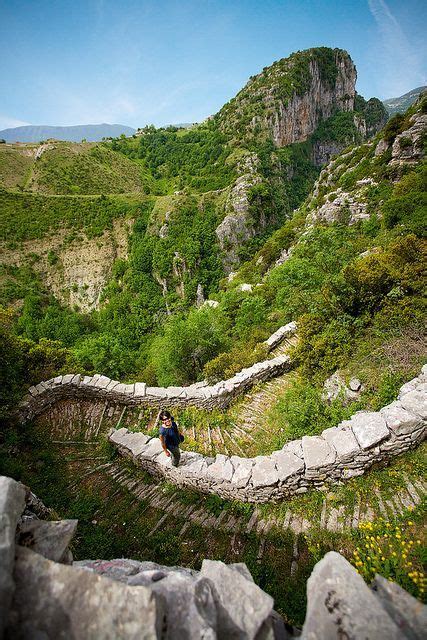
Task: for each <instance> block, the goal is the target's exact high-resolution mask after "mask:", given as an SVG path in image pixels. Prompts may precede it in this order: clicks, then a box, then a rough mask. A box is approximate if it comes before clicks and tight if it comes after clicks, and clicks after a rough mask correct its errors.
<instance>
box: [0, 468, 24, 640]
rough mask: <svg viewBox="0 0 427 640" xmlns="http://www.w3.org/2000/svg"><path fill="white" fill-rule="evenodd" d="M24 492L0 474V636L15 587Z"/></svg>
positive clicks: (20, 486)
mask: <svg viewBox="0 0 427 640" xmlns="http://www.w3.org/2000/svg"><path fill="white" fill-rule="evenodd" d="M25 492H26V490H25V487H24V485H23V484H21V483H20V482H15V480H12V478H6V477H4V476H0V638H1V637H3V629H4V624H5V619H6V616H7V612H8V610H9V606H10V603H11V601H12V596H13V592H14V589H15V583H14V581H13V577H12V574H13V561H14V557H15V530H16V525H17V523H18V520H19V517H20V515H21V513H22V512H23V511H24V509H25Z"/></svg>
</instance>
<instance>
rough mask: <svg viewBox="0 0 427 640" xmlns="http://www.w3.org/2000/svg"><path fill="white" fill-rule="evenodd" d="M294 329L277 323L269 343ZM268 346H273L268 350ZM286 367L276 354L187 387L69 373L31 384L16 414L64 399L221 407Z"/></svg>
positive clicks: (24, 415) (25, 416) (25, 415)
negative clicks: (213, 380)
mask: <svg viewBox="0 0 427 640" xmlns="http://www.w3.org/2000/svg"><path fill="white" fill-rule="evenodd" d="M295 331H296V323H295V322H291V323H289V324H288V325H286V326H285V327H281V328H280V329H279V330H278V331H276V332H275V333H274V334H273V336H271V338H273V342H272V344H273V343H274V346H277V344H279V342H280V341H281V340H283V339H284V338H285V337H289V336H291V335H293V334H294V333H295ZM271 338H269V340H271ZM267 343H268V341H267ZM268 344H269V343H268ZM272 348H273V346H271V347H270V350H271V349H272ZM290 368H291V361H290V358H289V357H288V356H286V355H280V356H277V357H275V358H270V359H268V360H264V361H262V362H257V363H255V364H254V365H252V366H251V367H248V368H245V369H242V370H241V371H240V372H239V373H237V374H236V375H234V376H233V377H232V378H229V379H228V380H221V381H220V382H218V383H217V384H215V385H211V386H210V385H208V383H207V382H198V383H196V384H192V385H190V386H188V387H166V388H165V387H148V386H147V385H146V384H145V383H144V382H136V383H135V384H123V383H121V382H119V381H118V380H111V379H110V378H108V377H107V376H103V375H100V374H96V375H94V376H82V375H80V374H73V373H70V374H67V375H64V376H57V377H56V378H52V379H50V380H46V381H45V382H40V384H38V385H36V386H34V387H31V388H30V389H29V393H28V394H27V395H26V396H25V398H24V399H23V400H22V402H21V403H20V406H19V418H20V420H21V421H25V420H31V419H33V418H34V417H35V416H36V415H38V414H40V413H42V412H43V411H45V410H46V409H47V408H48V407H49V406H51V405H52V404H55V403H56V402H58V401H59V400H67V399H96V400H109V401H111V402H116V403H118V404H123V405H128V406H129V405H130V406H138V405H145V406H150V407H162V406H164V405H165V404H167V405H168V406H171V407H187V406H195V407H199V408H200V409H206V410H208V411H210V410H212V409H215V408H220V409H225V408H227V406H228V405H229V404H230V402H231V401H232V400H233V399H234V398H235V397H236V396H238V395H241V394H243V393H245V392H246V391H248V390H249V389H250V388H251V387H252V386H253V385H255V384H257V383H259V382H265V381H266V380H270V379H271V378H274V377H276V376H278V375H280V374H282V373H284V372H285V371H288V370H289V369H290Z"/></svg>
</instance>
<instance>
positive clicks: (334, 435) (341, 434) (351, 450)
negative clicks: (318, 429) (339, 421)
mask: <svg viewBox="0 0 427 640" xmlns="http://www.w3.org/2000/svg"><path fill="white" fill-rule="evenodd" d="M322 437H323V438H325V440H326V442H328V444H329V445H330V446H331V447H333V448H334V449H335V451H336V452H337V456H338V458H339V459H340V460H348V459H350V458H353V457H354V456H355V455H356V454H357V453H359V452H360V447H359V445H358V444H357V440H356V438H355V437H354V433H353V431H352V430H351V429H349V428H348V427H347V428H346V427H345V426H344V427H342V426H341V425H338V426H337V427H332V428H331V429H325V430H324V431H323V432H322Z"/></svg>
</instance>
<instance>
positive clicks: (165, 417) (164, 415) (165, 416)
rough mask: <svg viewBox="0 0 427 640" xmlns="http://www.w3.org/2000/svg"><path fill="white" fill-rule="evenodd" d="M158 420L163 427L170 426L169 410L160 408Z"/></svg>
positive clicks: (170, 416)
mask: <svg viewBox="0 0 427 640" xmlns="http://www.w3.org/2000/svg"><path fill="white" fill-rule="evenodd" d="M159 420H160V422H161V423H162V424H163V425H164V426H165V427H170V426H171V425H172V415H171V414H170V412H169V411H164V410H162V411H161V412H160V416H159Z"/></svg>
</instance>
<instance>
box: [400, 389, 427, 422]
mask: <svg viewBox="0 0 427 640" xmlns="http://www.w3.org/2000/svg"><path fill="white" fill-rule="evenodd" d="M400 402H401V403H402V406H403V408H404V409H406V410H407V411H410V412H411V413H415V414H416V415H418V416H420V417H421V418H422V419H423V420H427V383H425V382H424V383H421V384H419V385H418V386H417V387H416V388H415V389H414V390H413V391H409V393H405V395H403V396H402V398H401V400H400Z"/></svg>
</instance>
